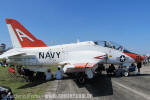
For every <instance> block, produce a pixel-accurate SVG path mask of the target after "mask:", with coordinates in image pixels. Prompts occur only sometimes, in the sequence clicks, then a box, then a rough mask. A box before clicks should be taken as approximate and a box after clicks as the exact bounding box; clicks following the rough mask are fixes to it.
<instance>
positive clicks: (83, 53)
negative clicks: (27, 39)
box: [7, 41, 134, 66]
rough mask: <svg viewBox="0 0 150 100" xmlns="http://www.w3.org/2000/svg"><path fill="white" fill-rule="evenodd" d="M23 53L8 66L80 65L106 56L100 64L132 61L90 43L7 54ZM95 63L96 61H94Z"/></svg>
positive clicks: (116, 52)
mask: <svg viewBox="0 0 150 100" xmlns="http://www.w3.org/2000/svg"><path fill="white" fill-rule="evenodd" d="M13 51H15V52H16V51H17V52H24V53H25V55H20V56H13V57H9V58H8V59H7V62H8V63H10V64H18V65H25V66H47V65H54V64H61V63H65V62H66V63H68V61H69V62H70V63H78V62H79V63H80V62H86V60H87V59H88V63H90V62H89V59H91V61H93V59H94V57H96V56H99V55H102V53H103V54H107V56H108V59H107V61H106V60H104V59H103V60H100V63H109V64H122V63H132V62H134V60H133V59H132V58H131V57H129V56H127V55H126V54H124V53H123V52H121V51H118V50H115V49H112V48H107V47H102V46H99V45H95V44H94V43H93V42H92V41H87V42H79V43H73V44H65V45H57V46H51V47H30V48H15V49H12V50H11V51H8V52H13ZM121 55H124V56H125V57H126V60H125V61H124V62H120V56H121ZM94 60H95V61H97V60H98V59H94Z"/></svg>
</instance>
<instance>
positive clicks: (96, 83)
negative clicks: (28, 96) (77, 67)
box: [38, 66, 150, 100]
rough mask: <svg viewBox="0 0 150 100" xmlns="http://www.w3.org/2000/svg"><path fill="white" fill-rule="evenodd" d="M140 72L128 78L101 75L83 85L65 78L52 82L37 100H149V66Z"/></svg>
mask: <svg viewBox="0 0 150 100" xmlns="http://www.w3.org/2000/svg"><path fill="white" fill-rule="evenodd" d="M141 72H142V74H141V75H135V74H134V73H132V75H131V76H128V77H110V76H107V75H102V76H99V77H96V78H95V79H92V80H89V81H88V82H87V83H86V84H85V85H80V84H78V83H77V81H76V80H75V79H70V78H69V77H65V78H64V79H63V80H54V81H52V82H51V84H50V86H48V87H47V90H46V92H45V94H43V95H42V96H41V98H40V99H38V100H77V99H78V100H150V66H144V67H143V68H142V69H141Z"/></svg>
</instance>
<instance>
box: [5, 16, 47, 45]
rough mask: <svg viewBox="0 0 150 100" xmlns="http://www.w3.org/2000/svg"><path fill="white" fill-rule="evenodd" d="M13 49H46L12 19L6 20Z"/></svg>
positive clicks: (42, 43)
mask: <svg viewBox="0 0 150 100" xmlns="http://www.w3.org/2000/svg"><path fill="white" fill-rule="evenodd" d="M6 23H7V26H8V30H9V34H10V37H11V41H12V44H13V48H22V47H47V45H46V44H45V43H44V42H43V41H41V40H38V39H37V38H36V37H34V36H33V35H32V34H31V33H30V32H29V31H28V30H27V29H26V28H25V27H23V26H22V25H21V24H20V23H19V22H18V21H16V20H14V19H6Z"/></svg>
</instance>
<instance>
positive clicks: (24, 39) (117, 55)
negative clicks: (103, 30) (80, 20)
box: [0, 19, 139, 82]
mask: <svg viewBox="0 0 150 100" xmlns="http://www.w3.org/2000/svg"><path fill="white" fill-rule="evenodd" d="M6 23H7V26H8V30H9V33H10V37H11V40H12V45H13V49H10V50H8V51H7V52H5V53H4V54H2V55H0V59H6V62H7V63H9V64H13V65H24V66H26V68H29V69H30V70H32V71H36V70H37V69H38V67H40V68H44V67H45V66H48V65H60V66H61V68H62V69H63V71H64V73H76V74H77V75H78V76H79V77H78V80H79V81H80V82H84V78H85V77H83V73H84V74H85V75H84V76H86V77H87V78H89V79H92V78H93V77H94V75H95V70H96V68H98V67H99V66H98V64H106V63H108V64H131V63H133V62H135V61H136V59H135V58H134V57H133V55H132V54H131V53H129V52H124V51H122V50H123V48H121V47H120V48H115V47H113V45H112V44H111V43H110V42H107V41H105V42H104V46H100V45H99V44H98V42H93V41H86V42H78V43H72V44H64V45H56V46H47V45H46V44H45V43H44V42H43V41H41V40H38V39H37V38H36V37H34V36H33V35H32V34H31V33H30V32H29V31H28V30H27V29H25V28H24V27H23V26H22V25H21V24H20V23H19V22H18V21H16V20H14V19H6ZM43 35H44V34H43ZM138 57H139V55H138Z"/></svg>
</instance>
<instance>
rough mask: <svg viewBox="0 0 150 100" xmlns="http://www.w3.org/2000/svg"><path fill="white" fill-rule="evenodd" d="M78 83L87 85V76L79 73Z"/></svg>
mask: <svg viewBox="0 0 150 100" xmlns="http://www.w3.org/2000/svg"><path fill="white" fill-rule="evenodd" d="M77 81H78V83H79V84H81V85H83V84H85V83H86V75H85V73H79V74H78V75H77Z"/></svg>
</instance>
